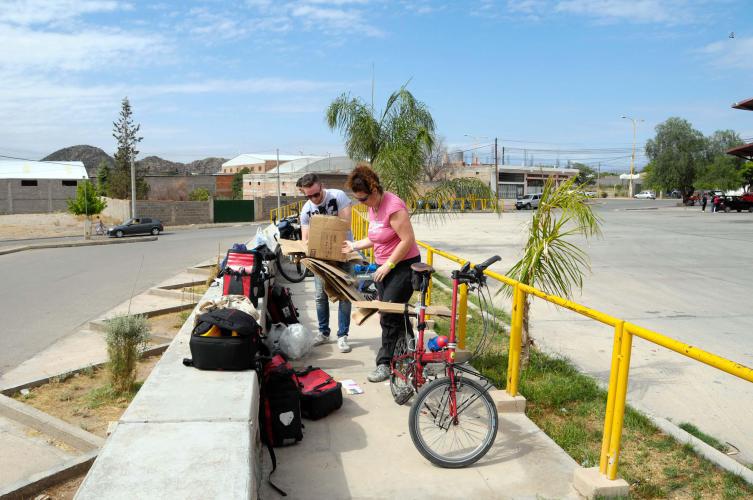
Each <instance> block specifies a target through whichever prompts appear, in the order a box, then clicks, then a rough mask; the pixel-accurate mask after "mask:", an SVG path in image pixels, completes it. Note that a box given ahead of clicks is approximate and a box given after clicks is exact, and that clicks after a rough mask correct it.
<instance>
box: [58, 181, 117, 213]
mask: <svg viewBox="0 0 753 500" xmlns="http://www.w3.org/2000/svg"><path fill="white" fill-rule="evenodd" d="M66 203H67V204H68V211H69V212H70V213H72V214H74V215H86V216H89V215H96V214H98V213H101V212H102V210H104V209H105V207H107V202H106V201H105V200H103V199H102V198H100V197H99V195H98V194H97V190H96V189H95V188H94V185H93V184H92V183H91V182H90V181H88V180H85V181H82V182H79V184H78V187H77V188H76V197H75V198H69V199H68V200H66Z"/></svg>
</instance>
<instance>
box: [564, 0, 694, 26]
mask: <svg viewBox="0 0 753 500" xmlns="http://www.w3.org/2000/svg"><path fill="white" fill-rule="evenodd" d="M554 10H555V11H556V12H568V13H571V14H580V15H585V16H590V17H594V18H596V19H598V20H600V21H618V20H625V21H631V22H637V23H661V24H677V23H682V22H687V21H689V20H690V14H689V5H688V2H687V1H686V0H562V1H559V2H557V4H556V6H555V7H554Z"/></svg>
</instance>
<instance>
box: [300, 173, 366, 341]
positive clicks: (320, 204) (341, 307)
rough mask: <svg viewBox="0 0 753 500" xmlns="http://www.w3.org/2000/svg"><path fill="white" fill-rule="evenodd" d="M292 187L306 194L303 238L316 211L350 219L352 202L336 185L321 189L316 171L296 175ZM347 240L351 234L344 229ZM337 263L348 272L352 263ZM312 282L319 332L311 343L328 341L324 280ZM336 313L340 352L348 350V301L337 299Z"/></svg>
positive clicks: (302, 213) (316, 277) (316, 278)
mask: <svg viewBox="0 0 753 500" xmlns="http://www.w3.org/2000/svg"><path fill="white" fill-rule="evenodd" d="M296 187H298V189H299V190H300V191H301V193H303V195H304V196H305V197H306V198H308V201H307V202H306V203H305V204H304V205H303V208H302V209H301V237H302V239H303V241H308V239H309V221H310V220H311V217H315V216H316V215H319V214H322V215H336V216H338V217H340V218H341V219H345V220H347V221H348V223H350V217H351V214H350V212H351V205H352V202H351V201H350V198H348V195H346V194H345V192H343V191H341V190H339V189H324V186H322V183H321V182H320V181H319V177H318V176H317V175H316V174H305V175H304V176H303V177H301V178H300V179H298V182H296ZM346 239H347V240H352V239H353V236H352V235H351V234H350V232H348V236H347V237H346ZM340 267H341V268H342V269H343V270H344V271H345V272H347V273H351V272H352V265H351V264H350V263H348V262H344V263H343V264H341V265H340ZM314 285H315V286H316V317H317V319H318V320H319V333H318V334H317V335H316V337H315V339H314V345H320V344H325V343H327V342H329V334H330V328H329V299H328V297H327V293H326V292H325V291H324V283H323V282H322V280H321V278H319V277H318V276H314ZM337 309H338V314H337V346H338V348H339V349H340V352H350V351H351V348H350V346H349V345H348V330H349V329H350V309H351V308H350V302H348V301H347V300H341V301H339V302H338V308H337Z"/></svg>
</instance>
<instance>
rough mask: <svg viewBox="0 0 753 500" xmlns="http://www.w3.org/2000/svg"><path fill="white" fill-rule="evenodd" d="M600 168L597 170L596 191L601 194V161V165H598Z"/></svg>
mask: <svg viewBox="0 0 753 500" xmlns="http://www.w3.org/2000/svg"><path fill="white" fill-rule="evenodd" d="M597 168H598V170H596V192H597V193H598V194H599V195H601V187H600V186H599V177H601V162H599V166H598V167H597Z"/></svg>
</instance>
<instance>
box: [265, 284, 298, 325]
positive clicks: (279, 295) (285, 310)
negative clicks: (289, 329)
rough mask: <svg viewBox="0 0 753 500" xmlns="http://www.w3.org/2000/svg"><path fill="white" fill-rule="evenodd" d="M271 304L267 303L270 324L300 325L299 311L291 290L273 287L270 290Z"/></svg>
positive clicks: (278, 286) (277, 286)
mask: <svg viewBox="0 0 753 500" xmlns="http://www.w3.org/2000/svg"><path fill="white" fill-rule="evenodd" d="M268 300H269V302H268V303H267V312H268V313H269V318H270V320H271V321H270V323H285V324H286V325H292V324H293V323H298V322H299V321H298V309H296V307H295V304H293V297H292V295H291V293H290V288H286V287H283V286H280V285H273V286H271V287H270V288H269V299H268Z"/></svg>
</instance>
